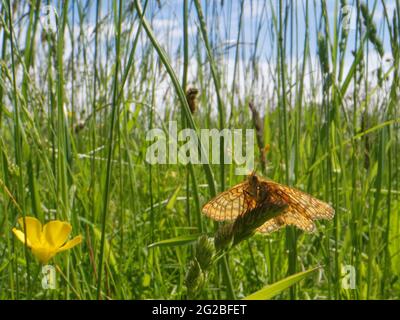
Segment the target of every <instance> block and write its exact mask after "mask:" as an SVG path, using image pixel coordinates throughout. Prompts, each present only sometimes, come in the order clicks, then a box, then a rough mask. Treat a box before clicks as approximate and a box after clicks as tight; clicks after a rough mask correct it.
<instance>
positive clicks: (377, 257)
mask: <svg viewBox="0 0 400 320" xmlns="http://www.w3.org/2000/svg"><path fill="white" fill-rule="evenodd" d="M48 4H49V5H52V6H53V7H54V8H55V9H56V11H57V19H56V20H55V22H56V25H53V27H56V28H54V29H53V30H52V29H51V28H50V29H46V28H44V26H43V21H44V20H43V11H42V10H43V8H44V6H45V5H48ZM346 5H351V8H352V12H351V14H352V19H351V20H348V18H349V16H348V15H347V13H346V12H348V11H346V10H347V9H348V8H349V7H346ZM176 8H178V10H177V9H176ZM346 8H347V9H346ZM399 18H400V3H399V1H397V0H395V1H378V0H375V1H368V2H365V1H358V0H357V1H347V2H346V1H332V2H327V1H317V2H316V1H309V0H303V1H297V2H293V1H284V0H279V1H267V2H263V1H255V0H241V1H233V2H229V1H228V2H217V1H198V0H193V1H191V0H184V1H183V2H182V3H181V2H179V3H178V2H175V1H157V2H154V1H139V0H134V1H123V0H119V1H116V0H109V1H108V0H107V1H98V0H96V1H87V2H86V1H60V2H46V1H40V0H38V1H31V2H23V1H22V2H16V1H15V2H11V1H9V0H7V1H2V2H0V231H1V232H0V299H147V298H151V299H152V298H169V299H173V298H176V299H181V298H185V297H187V291H186V286H185V277H186V273H187V272H188V266H189V263H190V261H191V260H192V258H193V257H194V256H195V249H196V248H195V246H193V243H194V241H195V239H196V238H197V237H198V235H199V234H203V233H207V234H209V235H211V234H213V233H214V232H215V230H216V227H217V226H216V224H214V223H213V222H212V221H209V220H208V219H207V218H206V217H203V216H202V215H201V213H200V210H201V206H202V205H203V204H204V203H205V202H206V201H208V200H209V199H210V198H211V197H213V196H215V195H216V194H217V193H218V192H219V191H222V190H225V189H226V188H228V187H230V186H232V185H234V184H236V183H238V182H240V181H242V179H243V178H244V177H241V176H236V175H235V174H234V169H235V168H236V164H232V165H223V164H219V165H216V164H204V165H194V164H188V165H183V164H157V165H150V164H149V163H147V162H146V159H145V157H146V150H147V147H148V145H149V142H148V141H146V133H147V132H148V130H149V129H152V128H160V129H161V130H163V131H164V132H165V133H166V134H167V133H168V124H169V121H170V120H174V121H177V123H178V126H179V129H183V128H192V129H194V130H195V131H196V132H197V134H200V133H199V129H203V128H216V129H223V128H230V129H238V128H242V129H246V128H254V127H257V130H259V131H261V132H258V134H259V135H260V137H262V138H263V139H262V140H263V141H264V143H265V146H263V147H264V148H262V146H260V148H258V149H257V148H255V149H256V152H257V153H258V154H257V155H256V157H255V159H261V155H260V154H259V153H260V152H265V158H266V164H267V166H266V167H265V168H264V167H262V166H263V163H262V161H257V162H256V166H257V171H258V172H259V173H261V172H265V175H266V176H267V177H268V178H271V179H273V180H275V181H278V182H281V183H284V184H288V185H292V186H295V187H297V188H300V189H301V190H304V191H306V192H308V193H310V194H312V195H314V196H316V197H317V198H320V199H323V200H325V201H328V202H331V203H332V205H333V207H334V208H335V210H336V215H335V219H334V221H331V222H320V223H318V232H317V233H316V234H312V235H308V234H303V233H302V232H300V231H298V230H295V229H294V228H293V227H288V228H287V229H286V230H285V231H284V230H281V231H278V232H276V233H273V234H271V235H267V236H265V235H256V236H253V237H252V238H250V239H248V240H246V241H244V242H242V243H240V244H239V245H237V246H236V247H235V248H233V249H232V250H230V251H229V254H226V255H224V257H223V258H222V259H221V260H220V263H218V264H216V265H215V266H214V267H213V268H212V270H211V271H210V272H209V274H208V278H207V283H206V286H205V287H204V288H203V290H202V291H201V292H200V294H199V297H201V298H209V299H216V298H243V297H246V296H248V295H250V294H251V293H254V292H256V291H258V290H260V289H262V288H263V287H264V286H265V285H266V284H271V283H275V282H276V283H277V284H278V285H282V283H290V285H293V284H294V283H295V282H293V281H291V280H290V279H300V278H299V276H298V275H299V272H302V271H306V272H305V273H304V274H307V275H308V274H309V276H308V277H307V278H306V279H304V280H302V282H298V283H296V285H295V286H291V289H290V290H283V291H280V290H278V291H277V292H275V294H276V295H275V297H276V298H281V299H290V298H292V299H378V298H382V299H398V298H400V285H399V281H398V279H399V276H400V267H399V266H400V257H399V256H400V219H399V212H400V203H399V194H400V185H399V177H400V176H399V168H400V163H399V154H400V148H399V121H400V115H399V111H398V110H399V105H398V99H399V94H400V92H399V85H400V84H399V74H400V73H399V72H400V70H399V61H400V50H399V43H400V38H399V35H400V29H399ZM349 21H351V24H350V25H348V22H349ZM179 79H181V81H180V80H179ZM190 87H196V88H197V89H199V92H200V95H199V99H198V100H199V106H198V109H197V111H196V112H195V113H192V112H191V110H190V108H189V104H188V101H187V99H186V95H185V93H186V90H187V89H188V88H190ZM249 102H250V103H252V106H253V107H254V108H255V109H256V110H257V111H258V113H259V114H260V118H261V122H262V125H259V123H257V125H256V126H255V120H254V119H253V113H252V112H251V110H250V109H249V107H248V105H249ZM202 147H203V146H200V148H202ZM220 151H221V152H220V155H221V157H223V154H224V152H225V151H226V150H225V149H224V140H223V139H221V145H220ZM25 215H29V216H36V217H37V218H39V219H40V220H41V221H42V222H46V221H48V220H51V219H61V220H67V221H69V222H70V223H71V224H72V227H73V234H74V235H75V234H82V235H83V237H84V241H83V243H82V244H81V245H80V246H79V247H76V248H74V249H73V250H71V251H69V252H68V253H63V254H60V255H58V256H56V257H55V259H54V260H53V261H52V262H51V264H53V265H55V266H56V269H57V281H58V286H57V289H55V290H44V289H43V288H42V286H41V276H42V275H41V272H40V270H41V269H40V265H39V264H38V263H37V262H36V260H35V259H34V258H33V256H32V254H31V253H30V250H29V248H27V247H26V246H23V245H21V243H19V242H17V241H16V239H15V237H14V236H13V234H12V232H11V229H12V228H13V227H15V226H16V224H17V218H18V217H20V216H25ZM181 236H185V237H184V238H180V237H181ZM166 239H172V240H169V241H164V240H166ZM174 239H175V240H174ZM179 239H181V240H179ZM318 266H321V268H319V269H318V270H319V271H318V272H313V273H311V272H309V271H308V270H317V269H314V268H316V267H318ZM349 267H350V269H351V270H354V271H355V274H354V276H355V283H356V287H355V288H354V289H346V287H345V286H344V285H343V284H344V280H346V279H345V278H344V274H343V271H342V269H343V268H344V269H346V268H349ZM352 268H354V269H352ZM294 274H296V275H294ZM293 275H294V276H293ZM289 276H291V277H289ZM343 279H344V280H343ZM280 288H281V290H282V289H283V288H284V287H280ZM285 288H286V287H285ZM256 296H257V297H259V293H257V294H255V295H253V297H256ZM250 297H252V296H250ZM264 297H266V295H264ZM268 297H269V296H268Z"/></svg>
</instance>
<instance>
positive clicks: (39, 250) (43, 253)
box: [32, 247, 57, 264]
mask: <svg viewBox="0 0 400 320" xmlns="http://www.w3.org/2000/svg"><path fill="white" fill-rule="evenodd" d="M56 253H57V251H56V250H54V249H53V250H52V249H49V248H48V247H32V254H33V255H34V256H35V257H36V258H37V259H38V260H39V261H40V262H41V263H43V264H47V262H48V261H49V260H50V259H51V258H53V257H54V256H55V255H56Z"/></svg>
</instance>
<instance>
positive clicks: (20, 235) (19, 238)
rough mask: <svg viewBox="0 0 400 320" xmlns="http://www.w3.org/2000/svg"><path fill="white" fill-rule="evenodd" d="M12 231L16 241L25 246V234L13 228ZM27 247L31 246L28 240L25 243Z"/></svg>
mask: <svg viewBox="0 0 400 320" xmlns="http://www.w3.org/2000/svg"><path fill="white" fill-rule="evenodd" d="M12 231H13V232H14V234H15V236H16V237H17V238H18V240H19V241H21V242H23V243H24V244H25V234H24V233H23V232H22V231H21V230H18V229H16V228H13V229H12ZM27 245H28V247H31V246H32V244H31V242H30V241H29V238H28V241H27Z"/></svg>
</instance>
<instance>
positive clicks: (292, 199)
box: [257, 180, 335, 233]
mask: <svg viewBox="0 0 400 320" xmlns="http://www.w3.org/2000/svg"><path fill="white" fill-rule="evenodd" d="M261 183H262V184H263V186H264V187H265V188H266V190H267V192H268V195H269V201H278V200H281V201H283V202H284V203H287V204H288V208H287V209H285V211H284V212H283V213H282V214H281V215H279V216H277V217H275V218H272V219H270V220H268V221H267V222H265V223H264V224H263V225H262V226H261V227H260V228H258V229H257V231H259V232H264V233H270V232H273V231H275V230H278V229H280V228H281V227H284V226H286V225H295V226H296V227H298V228H300V229H301V230H304V231H306V232H313V231H315V229H316V227H315V224H314V222H313V221H314V220H317V219H332V218H333V216H334V215H335V211H334V209H333V208H332V207H331V206H330V205H329V204H327V203H325V202H323V201H321V200H318V199H316V198H314V197H312V196H311V195H309V194H307V193H305V192H302V191H300V190H297V189H295V188H290V187H287V186H285V185H282V184H279V183H276V182H273V181H268V180H262V182H261Z"/></svg>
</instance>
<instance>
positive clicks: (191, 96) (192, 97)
mask: <svg viewBox="0 0 400 320" xmlns="http://www.w3.org/2000/svg"><path fill="white" fill-rule="evenodd" d="M198 94H199V90H198V89H196V88H189V89H188V90H187V91H186V99H187V102H188V104H189V108H190V111H191V112H192V114H194V113H195V112H196V110H197V105H198V101H197V96H198Z"/></svg>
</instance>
